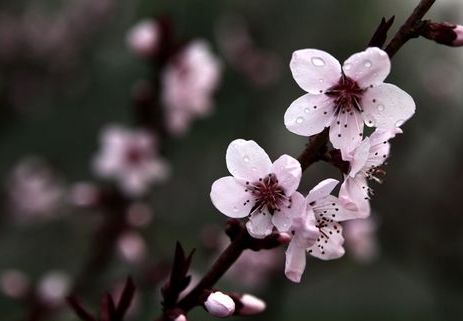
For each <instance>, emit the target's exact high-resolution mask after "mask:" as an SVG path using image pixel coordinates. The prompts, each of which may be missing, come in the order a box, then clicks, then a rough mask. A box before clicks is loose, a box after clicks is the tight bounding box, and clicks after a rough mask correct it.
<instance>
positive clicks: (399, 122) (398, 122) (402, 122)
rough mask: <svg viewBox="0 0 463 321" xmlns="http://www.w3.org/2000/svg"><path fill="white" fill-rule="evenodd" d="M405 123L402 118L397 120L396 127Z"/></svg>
mask: <svg viewBox="0 0 463 321" xmlns="http://www.w3.org/2000/svg"><path fill="white" fill-rule="evenodd" d="M404 123H405V120H402V119H400V120H398V121H396V123H395V126H396V127H400V126H402V125H403V124H404Z"/></svg>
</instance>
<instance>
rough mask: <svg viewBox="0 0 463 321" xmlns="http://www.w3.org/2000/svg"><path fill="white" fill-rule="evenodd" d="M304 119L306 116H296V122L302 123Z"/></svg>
mask: <svg viewBox="0 0 463 321" xmlns="http://www.w3.org/2000/svg"><path fill="white" fill-rule="evenodd" d="M303 121H304V118H302V117H297V118H296V123H298V124H302V122H303Z"/></svg>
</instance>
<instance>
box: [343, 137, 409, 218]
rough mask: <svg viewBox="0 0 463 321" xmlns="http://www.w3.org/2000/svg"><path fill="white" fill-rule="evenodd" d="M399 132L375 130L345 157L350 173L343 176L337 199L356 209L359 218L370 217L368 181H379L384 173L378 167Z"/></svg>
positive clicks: (383, 160)
mask: <svg viewBox="0 0 463 321" xmlns="http://www.w3.org/2000/svg"><path fill="white" fill-rule="evenodd" d="M401 132H402V131H401V130H400V129H399V128H394V129H392V130H380V129H377V130H376V131H375V132H374V133H373V134H371V136H370V137H367V138H365V139H364V140H363V141H362V143H361V144H360V145H359V146H358V147H357V148H356V149H354V150H353V151H352V152H351V153H350V154H349V155H347V157H346V158H347V159H348V160H349V162H350V171H349V173H348V175H344V182H343V183H342V185H341V189H340V191H339V197H340V198H341V199H343V200H344V201H345V202H346V203H350V204H352V205H353V206H354V207H356V208H357V211H358V212H359V218H365V217H367V216H369V215H370V202H369V199H370V195H371V194H372V192H373V191H372V189H371V188H369V187H368V180H369V179H370V180H375V181H378V182H380V181H381V179H380V176H381V175H382V174H383V173H384V171H383V170H381V168H380V166H381V165H383V163H384V162H385V160H386V159H387V157H388V156H389V150H390V144H389V142H388V141H389V139H391V138H393V137H395V135H396V134H398V133H401Z"/></svg>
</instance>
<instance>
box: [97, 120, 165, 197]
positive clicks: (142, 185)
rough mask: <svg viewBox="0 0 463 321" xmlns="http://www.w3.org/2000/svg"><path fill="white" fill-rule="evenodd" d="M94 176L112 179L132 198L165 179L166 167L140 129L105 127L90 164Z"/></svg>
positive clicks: (150, 140) (151, 140) (150, 139)
mask: <svg viewBox="0 0 463 321" xmlns="http://www.w3.org/2000/svg"><path fill="white" fill-rule="evenodd" d="M93 168H94V170H95V173H96V174H97V175H98V176H100V177H103V178H111V179H114V180H115V181H116V182H117V184H118V185H119V187H120V188H121V189H122V190H123V191H124V192H125V193H126V194H127V195H128V196H132V197H136V196H140V195H141V194H143V193H145V192H146V191H147V189H148V188H149V186H150V185H151V184H152V183H155V182H160V181H163V180H165V179H166V178H167V177H168V175H169V166H168V164H167V162H166V161H165V160H164V159H162V158H161V157H160V156H159V155H158V154H157V151H156V146H155V140H154V139H153V137H152V136H151V135H150V134H149V133H148V132H146V131H144V130H142V129H136V130H129V129H126V128H123V127H120V126H108V127H106V128H105V129H104V130H103V132H102V135H101V149H100V151H99V152H98V154H97V155H96V157H95V159H94V163H93Z"/></svg>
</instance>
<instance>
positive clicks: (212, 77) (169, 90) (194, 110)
mask: <svg viewBox="0 0 463 321" xmlns="http://www.w3.org/2000/svg"><path fill="white" fill-rule="evenodd" d="M166 24H167V23H166ZM169 28H170V27H169V26H165V25H164V24H163V23H161V22H158V21H156V20H154V19H146V20H143V21H141V22H139V23H138V24H136V25H135V26H134V27H133V28H132V29H131V30H130V31H129V33H128V35H127V44H128V46H129V48H130V49H131V50H132V51H133V52H134V53H135V54H137V55H138V56H140V57H142V58H145V59H152V60H153V61H156V60H159V61H160V62H161V64H162V66H161V67H162V68H161V70H160V75H161V88H160V89H161V94H160V97H161V101H162V104H163V107H164V114H165V123H166V127H167V130H168V131H169V133H170V134H172V135H177V136H179V135H183V134H185V133H186V131H187V130H188V128H189V126H190V124H191V122H192V121H193V120H194V119H196V118H201V117H205V116H208V115H209V114H210V112H211V110H212V106H213V100H212V98H213V94H214V92H215V91H216V89H217V87H218V85H219V83H220V78H221V71H222V66H221V62H220V60H219V59H218V58H217V57H216V56H215V55H214V54H213V52H212V51H211V49H210V46H209V44H208V43H207V42H206V41H205V40H201V39H195V40H192V41H189V42H187V43H186V44H182V45H179V46H177V45H176V44H175V43H174V41H173V40H172V39H171V35H170V32H169V30H166V29H169ZM158 58H159V59H158Z"/></svg>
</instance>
